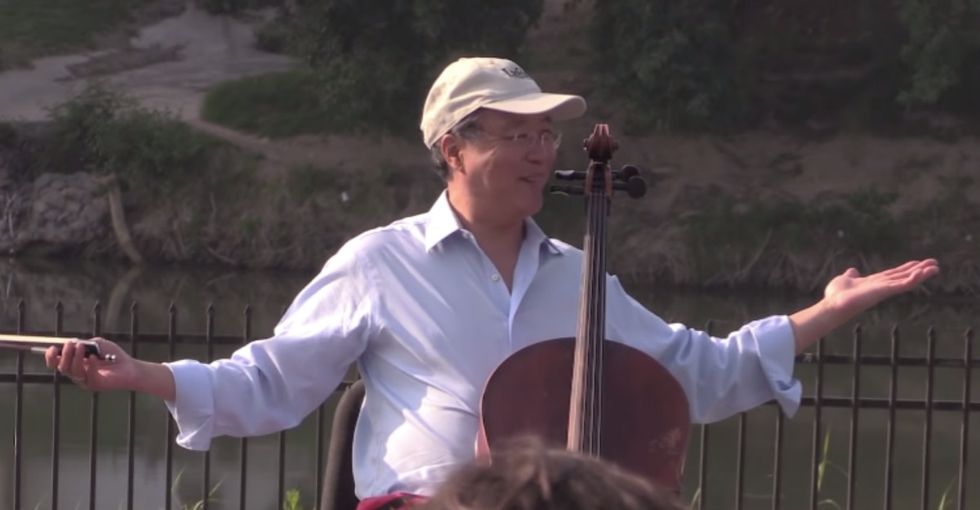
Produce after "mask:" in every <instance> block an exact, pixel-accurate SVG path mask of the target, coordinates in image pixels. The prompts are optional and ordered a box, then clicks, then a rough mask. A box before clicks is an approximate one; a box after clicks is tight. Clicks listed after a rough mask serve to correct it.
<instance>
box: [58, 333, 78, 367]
mask: <svg viewBox="0 0 980 510" xmlns="http://www.w3.org/2000/svg"><path fill="white" fill-rule="evenodd" d="M73 361H75V344H74V343H73V342H70V341H69V342H65V344H64V345H62V346H61V359H60V360H59V361H58V371H59V372H61V373H62V374H67V373H68V372H69V371H71V364H72V362H73Z"/></svg>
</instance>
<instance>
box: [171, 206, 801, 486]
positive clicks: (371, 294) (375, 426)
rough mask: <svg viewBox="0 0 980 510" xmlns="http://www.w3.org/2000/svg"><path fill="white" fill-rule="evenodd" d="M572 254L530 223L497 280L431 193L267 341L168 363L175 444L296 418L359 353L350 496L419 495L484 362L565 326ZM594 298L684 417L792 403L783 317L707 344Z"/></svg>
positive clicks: (459, 426) (325, 277)
mask: <svg viewBox="0 0 980 510" xmlns="http://www.w3.org/2000/svg"><path fill="white" fill-rule="evenodd" d="M581 264H582V252H581V251H580V250H578V249H576V248H574V247H572V246H569V245H567V244H565V243H562V242H560V241H557V240H552V239H548V238H547V237H545V235H544V234H543V233H542V231H541V229H540V228H539V227H538V226H537V224H535V223H534V222H533V221H532V220H530V219H528V220H527V222H526V229H525V237H524V241H523V243H522V245H521V251H520V254H519V257H518V261H517V265H516V268H515V273H514V279H513V284H512V290H508V288H507V286H506V284H505V282H503V281H502V280H501V278H500V275H499V274H498V273H497V270H496V268H495V267H494V265H493V264H492V263H491V261H490V259H489V258H488V257H487V256H486V255H485V254H484V253H483V251H482V250H481V249H480V247H479V246H478V245H477V243H476V239H475V238H474V237H473V236H472V235H471V234H470V233H469V232H468V231H466V230H465V229H463V228H462V227H461V226H460V224H459V222H458V220H457V218H456V216H455V214H454V213H453V211H452V209H451V207H450V205H449V201H448V199H447V197H446V194H445V193H443V195H442V196H441V197H440V198H439V199H438V200H437V201H436V203H435V205H434V206H433V207H432V209H431V210H430V211H429V212H427V213H425V214H420V215H418V216H413V217H409V218H405V219H402V220H399V221H396V222H394V223H392V224H390V225H388V226H386V227H382V228H378V229H374V230H371V231H368V232H365V233H364V234H362V235H360V236H358V237H356V238H355V239H353V240H351V241H350V242H348V243H347V244H345V245H344V246H343V247H342V248H341V249H340V250H339V251H338V253H337V254H336V255H334V256H333V257H331V258H330V260H328V261H327V263H326V265H325V266H324V268H323V270H322V271H321V272H320V274H319V275H318V276H317V277H316V278H315V279H313V281H311V282H310V283H309V284H308V285H307V286H306V287H305V288H304V289H303V290H302V291H301V292H300V293H299V295H298V296H297V297H296V300H295V301H294V302H293V303H292V305H291V306H290V308H289V309H288V310H287V312H286V314H285V315H284V316H283V318H282V320H281V321H280V322H279V324H278V325H277V326H276V328H275V334H274V336H273V337H272V338H269V339H266V340H259V341H255V342H252V343H251V344H249V345H247V346H245V347H242V348H241V349H239V350H238V351H237V352H235V353H234V354H233V355H232V357H231V358H230V359H227V360H219V361H215V362H213V363H210V364H203V363H199V362H196V361H179V362H175V363H170V364H169V367H170V369H171V370H172V372H173V375H174V379H175V381H176V387H177V397H176V400H175V401H174V402H168V407H169V408H170V410H171V413H172V414H173V416H174V419H175V420H176V422H177V425H178V427H179V429H180V434H179V436H178V437H177V442H178V443H179V444H180V445H181V446H184V447H186V448H190V449H196V450H203V449H207V448H208V447H209V446H210V443H211V438H213V437H215V436H219V435H232V436H252V435H260V434H267V433H271V432H274V431H278V430H281V429H285V428H289V427H293V426H295V425H297V424H299V423H300V421H302V419H303V418H304V417H305V416H307V415H308V414H309V413H310V412H312V411H313V410H315V409H316V408H317V407H318V406H319V405H320V404H321V403H322V402H323V401H324V400H325V399H326V398H327V397H328V396H329V395H330V393H331V392H332V391H333V390H334V389H335V388H336V386H337V385H338V383H339V382H340V381H341V378H342V377H343V376H344V374H345V372H346V369H347V367H348V366H349V365H350V364H351V363H354V362H356V363H357V366H358V369H359V371H360V374H361V376H362V377H363V379H364V383H365V387H366V392H367V393H366V397H365V401H364V406H363V409H362V412H361V415H360V419H359V420H358V423H357V428H356V432H355V439H354V477H355V480H356V484H357V494H358V496H359V497H361V498H364V497H368V496H377V495H382V494H387V493H390V492H393V491H407V492H412V493H416V494H431V493H432V492H433V489H434V488H435V486H436V485H437V484H438V483H439V482H440V481H442V480H443V479H445V477H446V476H447V475H448V474H449V473H450V472H451V471H452V470H453V468H454V467H456V466H458V465H460V464H461V463H464V462H467V461H469V460H471V459H473V457H474V442H475V438H476V433H477V428H478V409H479V402H480V396H481V392H482V389H483V386H484V383H485V382H486V380H487V378H488V377H489V376H490V374H491V373H492V372H493V370H494V368H496V367H497V366H498V365H499V364H500V363H501V362H502V361H503V360H504V359H505V358H507V356H509V355H510V354H511V353H513V352H515V351H517V350H519V349H521V348H522V347H525V346H527V345H530V344H532V343H535V342H540V341H543V340H548V339H552V338H562V337H574V336H575V328H576V324H577V321H578V317H577V313H578V299H579V284H580V281H581V279H580V274H581ZM606 303H607V312H606V314H607V315H606V335H607V338H608V339H610V340H615V341H619V342H622V343H625V344H628V345H631V346H633V347H636V348H638V349H640V350H642V351H644V352H646V353H647V354H649V355H650V356H652V357H654V358H655V359H657V360H658V361H660V362H661V363H662V364H663V365H664V366H665V367H666V368H667V369H668V370H669V371H670V372H671V373H672V374H673V375H674V376H675V377H676V378H677V380H678V381H679V382H680V384H681V386H682V387H683V388H684V391H685V393H686V394H687V398H688V400H689V404H690V412H691V418H692V420H693V421H696V422H711V421H716V420H720V419H723V418H725V417H728V416H730V415H732V414H734V413H737V412H740V411H743V410H746V409H749V408H752V407H754V406H757V405H759V404H761V403H764V402H767V401H769V400H772V399H775V400H776V401H777V402H779V404H780V405H781V406H782V407H783V409H784V411H785V412H787V413H789V414H792V413H794V412H795V411H796V408H797V406H798V405H799V399H800V391H801V390H800V384H799V382H798V381H797V380H795V379H794V378H793V376H792V371H793V355H794V349H795V346H794V339H793V333H792V328H791V326H790V324H789V320H788V319H787V318H786V317H785V316H776V317H770V318H768V319H764V320H761V321H757V322H753V323H751V324H748V325H746V326H744V327H743V328H742V329H740V330H738V331H736V332H733V333H731V334H730V335H729V336H728V337H727V338H712V337H711V336H709V335H707V334H705V333H703V332H700V331H696V330H692V329H689V328H687V327H685V326H683V325H680V324H667V323H665V322H664V321H663V320H661V319H660V318H659V317H657V316H656V315H654V314H653V313H651V312H649V311H648V310H646V309H645V308H644V307H643V306H641V305H640V304H639V303H637V302H636V301H635V300H633V298H631V297H630V296H629V295H627V293H626V292H625V291H624V290H623V287H622V285H621V284H620V283H619V281H618V279H616V278H615V277H608V279H607V295H606ZM655 404H656V402H651V405H655Z"/></svg>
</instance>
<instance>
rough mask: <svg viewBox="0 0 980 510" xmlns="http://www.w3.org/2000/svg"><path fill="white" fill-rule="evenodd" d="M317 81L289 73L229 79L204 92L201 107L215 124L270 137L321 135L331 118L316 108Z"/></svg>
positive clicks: (300, 73) (298, 72)
mask: <svg viewBox="0 0 980 510" xmlns="http://www.w3.org/2000/svg"><path fill="white" fill-rule="evenodd" d="M317 88H318V78H317V77H316V76H315V75H314V74H313V73H312V72H309V71H305V70H293V71H285V72H280V73H269V74H261V75H258V76H250V77H246V78H242V79H239V80H231V81H227V82H224V83H221V84H219V85H217V86H216V87H214V88H212V89H211V90H209V91H208V93H207V96H206V97H205V98H204V105H203V106H202V107H201V115H202V117H204V119H206V120H208V121H209V122H213V123H215V124H221V125H223V126H226V127H230V128H233V129H237V130H240V131H246V132H249V133H253V134H256V135H261V136H268V137H271V138H281V137H288V136H295V135H301V134H312V133H325V132H329V131H330V130H331V122H330V119H331V115H330V114H329V113H328V112H325V111H323V110H322V109H321V108H319V107H318V105H319V102H320V100H319V97H318V95H317Z"/></svg>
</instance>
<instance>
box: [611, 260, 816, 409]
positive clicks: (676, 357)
mask: <svg viewBox="0 0 980 510" xmlns="http://www.w3.org/2000/svg"><path fill="white" fill-rule="evenodd" d="M607 304H608V307H607V310H608V312H607V313H608V315H609V317H610V319H611V321H610V323H609V324H608V331H609V336H610V338H611V339H614V340H615V339H618V340H620V341H622V342H624V343H626V344H628V345H631V346H633V347H636V348H637V349H640V350H642V351H644V352H646V353H647V354H649V355H650V356H652V357H653V358H654V359H656V360H657V361H659V362H660V363H661V364H662V365H664V367H666V368H667V370H668V371H670V373H671V374H672V375H673V376H674V378H675V379H677V381H678V382H679V383H680V385H681V387H683V388H684V392H685V394H686V396H687V399H688V404H689V406H690V412H691V420H692V421H694V422H697V423H710V422H714V421H718V420H722V419H725V418H727V417H729V416H731V415H733V414H736V413H739V412H742V411H746V410H748V409H751V408H753V407H756V406H758V405H760V404H763V403H765V402H768V401H770V400H775V401H776V402H777V403H778V404H779V405H780V407H781V408H782V409H783V412H785V413H786V414H787V415H793V414H795V413H796V410H797V409H798V408H799V403H800V397H801V393H802V387H801V385H800V382H799V381H798V380H796V379H795V378H794V377H793V363H794V353H795V340H794V336H793V328H792V325H791V324H790V322H789V318H788V317H786V316H773V317H768V318H766V319H762V320H758V321H754V322H751V323H749V324H746V325H745V326H743V327H741V328H740V329H738V330H737V331H734V332H732V333H730V334H729V335H728V336H727V337H712V336H711V335H709V334H707V333H705V332H703V331H698V330H695V329H690V328H688V327H686V326H684V325H683V324H667V323H666V322H664V321H663V320H662V319H660V318H659V317H657V316H656V315H655V314H653V313H651V312H650V311H649V310H647V309H646V308H644V307H643V306H642V305H641V304H639V303H638V302H636V301H635V300H634V299H633V298H632V297H630V296H629V295H628V294H627V293H626V291H625V290H624V289H623V288H622V285H620V283H619V281H618V279H616V278H610V279H609V285H608V298H607Z"/></svg>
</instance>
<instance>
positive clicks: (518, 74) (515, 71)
mask: <svg viewBox="0 0 980 510" xmlns="http://www.w3.org/2000/svg"><path fill="white" fill-rule="evenodd" d="M500 70H501V71H503V72H504V74H506V75H507V76H510V77H511V78H525V79H531V77H530V76H528V75H527V73H525V72H524V70H523V69H521V68H520V67H518V66H516V65H515V66H511V67H502V68H500Z"/></svg>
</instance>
